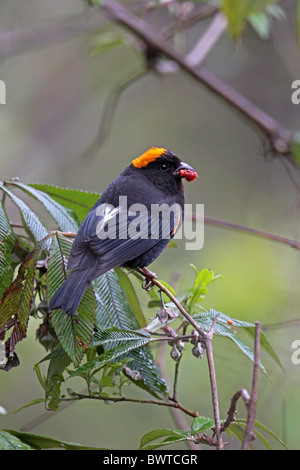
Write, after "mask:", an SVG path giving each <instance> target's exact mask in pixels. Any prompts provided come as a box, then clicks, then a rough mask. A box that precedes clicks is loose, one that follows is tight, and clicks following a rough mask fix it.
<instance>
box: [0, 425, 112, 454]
mask: <svg viewBox="0 0 300 470" xmlns="http://www.w3.org/2000/svg"><path fill="white" fill-rule="evenodd" d="M2 433H6V434H5V437H7V435H8V437H9V439H11V440H14V442H16V443H19V450H24V449H36V450H42V449H53V448H59V449H64V450H103V449H101V448H99V447H89V446H83V445H80V444H76V443H75V442H65V441H61V440H59V439H53V438H51V437H47V436H41V435H39V434H32V433H30V432H24V431H15V430H13V429H6V430H4V431H1V434H2ZM0 444H1V438H0ZM20 444H21V446H24V449H21V448H20ZM3 450H6V449H3ZM11 450H17V449H13V448H11Z"/></svg>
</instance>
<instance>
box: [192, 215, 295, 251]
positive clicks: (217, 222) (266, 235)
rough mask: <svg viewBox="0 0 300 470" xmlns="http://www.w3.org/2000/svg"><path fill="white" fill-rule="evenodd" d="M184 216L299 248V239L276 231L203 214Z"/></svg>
mask: <svg viewBox="0 0 300 470" xmlns="http://www.w3.org/2000/svg"><path fill="white" fill-rule="evenodd" d="M186 217H189V218H191V219H192V220H198V221H200V222H203V221H204V223H205V224H207V225H215V226H218V227H222V228H227V229H231V230H239V231H240V232H246V233H249V234H252V235H256V236H258V237H262V238H266V239H268V240H273V241H276V242H279V243H284V244H286V245H289V246H291V247H292V248H296V249H297V250H300V241H299V240H295V239H294V238H289V237H285V236H283V235H278V234H276V233H272V232H267V231H265V230H259V229H255V228H252V227H247V226H246V225H242V224H236V223H234V222H227V221H225V220H221V219H216V218H214V217H208V216H205V217H204V218H202V217H200V216H198V215H196V214H191V215H188V214H187V215H186Z"/></svg>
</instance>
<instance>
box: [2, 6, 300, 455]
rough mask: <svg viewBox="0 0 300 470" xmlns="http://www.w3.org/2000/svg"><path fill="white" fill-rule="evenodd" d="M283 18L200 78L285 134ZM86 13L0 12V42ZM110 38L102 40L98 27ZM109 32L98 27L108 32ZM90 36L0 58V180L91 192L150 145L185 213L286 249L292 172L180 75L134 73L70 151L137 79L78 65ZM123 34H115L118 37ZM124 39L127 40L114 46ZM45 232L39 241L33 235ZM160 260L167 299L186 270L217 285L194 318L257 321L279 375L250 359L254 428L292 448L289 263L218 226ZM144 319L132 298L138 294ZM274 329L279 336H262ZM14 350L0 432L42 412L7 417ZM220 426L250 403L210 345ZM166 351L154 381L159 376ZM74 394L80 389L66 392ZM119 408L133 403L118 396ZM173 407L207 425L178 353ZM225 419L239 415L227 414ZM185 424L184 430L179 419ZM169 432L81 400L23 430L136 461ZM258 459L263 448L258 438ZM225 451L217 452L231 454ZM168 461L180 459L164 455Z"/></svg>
mask: <svg viewBox="0 0 300 470" xmlns="http://www.w3.org/2000/svg"><path fill="white" fill-rule="evenodd" d="M281 4H282V7H283V9H284V11H285V13H286V19H285V20H282V21H279V20H274V21H273V22H272V28H271V32H270V36H269V38H268V39H265V40H262V39H261V38H259V37H258V35H257V34H256V33H255V31H254V30H253V29H251V28H250V27H248V28H247V30H246V32H245V34H244V35H243V37H242V38H241V39H240V40H239V41H238V43H237V44H236V45H234V44H233V42H232V40H231V38H230V37H229V35H228V34H227V33H226V34H224V35H223V36H222V38H221V39H220V40H219V42H218V43H217V44H216V46H215V47H214V49H213V50H212V51H211V53H210V54H209V56H208V57H207V59H206V61H205V66H206V67H207V68H209V69H210V70H211V71H213V72H214V73H215V74H217V75H218V76H220V77H221V78H222V79H223V80H224V81H225V82H227V83H229V84H231V85H232V86H233V87H234V88H236V89H237V90H238V91H240V92H241V93H243V94H244V95H245V96H246V97H248V98H249V99H250V100H252V101H253V102H254V103H256V104H257V105H258V106H260V107H261V108H262V109H263V110H265V111H266V112H267V113H269V114H270V115H271V116H273V117H274V118H275V119H277V120H278V121H280V122H282V123H283V124H284V125H285V126H286V127H288V128H290V129H291V130H294V131H297V130H299V127H300V119H299V118H300V105H299V106H296V105H293V104H292V102H291V93H292V90H291V84H292V81H293V80H296V79H300V61H299V50H298V48H297V40H296V32H295V25H294V15H295V13H294V6H295V5H294V4H295V2H294V1H285V2H281ZM86 14H89V13H88V12H87V9H86V8H85V6H84V4H83V2H82V1H80V0H63V1H62V0H60V1H59V0H53V1H51V2H50V1H48V0H39V1H36V0H27V1H26V2H24V1H22V0H10V1H9V2H3V1H2V2H0V32H1V31H2V32H3V31H6V30H8V29H15V30H16V31H18V30H19V29H22V28H29V29H30V28H35V27H38V26H39V27H40V26H42V25H43V24H45V25H49V23H51V22H56V21H58V20H65V19H66V18H68V17H70V19H71V18H72V17H73V16H74V15H79V16H80V15H86ZM147 21H149V23H150V24H152V25H153V26H155V27H159V25H160V24H165V23H168V21H170V17H169V15H168V12H167V10H165V9H161V10H160V11H159V14H157V13H154V12H153V13H151V12H150V13H149V14H148V16H147ZM209 21H210V19H208V20H205V21H203V22H201V23H199V24H197V25H195V26H193V27H191V28H190V29H189V32H188V34H187V35H186V36H185V37H183V36H182V37H179V38H178V41H179V44H180V46H181V47H182V49H183V50H189V48H190V47H191V46H192V44H193V43H194V41H195V40H197V38H199V36H200V34H201V31H203V32H204V31H205V29H206V28H207V26H208V24H209ZM112 29H113V30H114V31H118V28H117V27H115V26H113V27H112ZM109 30H110V29H109V28H108V31H109ZM99 33H100V30H99V31H93V32H90V33H88V34H83V35H80V36H77V37H74V38H72V39H68V40H65V41H63V40H61V41H59V42H54V43H51V44H49V45H48V46H47V47H45V46H44V45H43V47H39V45H38V44H37V45H36V47H34V48H32V49H31V50H30V51H26V52H24V53H22V54H15V55H13V56H7V57H6V58H5V59H3V60H2V61H1V64H0V79H1V80H4V81H5V83H6V87H7V97H6V99H7V103H6V105H1V106H0V141H1V147H0V168H1V179H5V178H9V177H15V176H18V177H19V178H20V180H21V181H22V182H26V183H49V184H55V185H59V186H65V187H71V188H76V189H87V190H92V191H98V192H101V191H102V190H103V188H105V186H106V185H107V184H108V183H109V182H110V181H111V180H112V179H113V178H114V177H115V176H117V175H118V174H119V173H120V172H121V171H122V169H123V168H124V167H125V166H126V165H127V164H129V163H130V161H131V160H132V159H133V158H134V157H136V156H138V155H140V154H141V153H143V152H144V151H145V150H146V149H147V148H148V147H150V146H159V147H166V148H169V149H170V150H172V151H174V152H175V153H177V154H178V155H180V156H181V157H182V159H183V160H184V161H187V162H188V163H190V164H191V165H192V166H193V167H194V168H195V169H196V170H197V172H198V174H199V178H198V179H197V181H196V182H194V183H193V184H187V185H186V200H187V202H189V203H193V204H197V203H202V204H204V206H205V214H206V215H207V216H210V217H216V218H221V219H222V220H226V221H229V222H236V223H240V224H244V225H247V226H251V227H254V228H258V229H262V230H266V231H270V232H274V233H278V234H282V235H285V236H287V237H291V238H299V210H300V208H299V188H300V178H299V171H297V169H296V168H295V167H293V166H289V167H288V169H287V165H286V164H283V162H282V159H281V158H279V157H278V158H274V157H273V156H272V155H270V153H268V152H266V149H267V147H266V145H265V144H266V142H265V141H264V139H263V136H262V135H260V134H259V133H258V132H257V130H256V129H255V127H254V126H253V125H251V124H250V123H249V122H248V121H246V120H245V119H244V118H242V117H241V116H240V115H239V114H237V113H236V112H235V111H234V110H233V109H231V108H230V107H229V106H228V105H227V104H225V103H224V102H222V101H221V100H220V99H219V98H218V97H216V96H215V95H212V94H211V93H210V92H208V91H207V90H206V89H205V88H204V87H202V86H201V85H200V84H199V83H196V82H195V81H193V80H192V79H191V78H190V77H188V76H187V75H186V74H185V73H183V72H179V73H177V74H172V75H168V76H167V75H164V76H160V77H159V76H157V75H155V74H154V73H148V74H147V75H146V76H145V77H144V78H143V79H141V80H139V81H137V82H136V83H134V84H133V85H132V86H130V87H129V88H128V89H126V90H125V91H124V93H123V94H122V95H121V97H120V100H119V102H118V105H117V108H116V111H115V113H114V116H113V120H112V124H111V128H110V132H109V134H108V136H107V139H106V141H105V142H104V144H103V145H102V146H101V147H99V148H98V149H97V151H96V153H95V155H94V156H93V158H89V159H87V158H86V157H85V152H86V150H87V148H88V147H89V145H90V144H91V143H92V142H93V140H94V139H95V137H96V135H97V131H98V128H99V124H100V121H101V114H102V111H103V109H104V105H105V102H106V99H107V97H108V94H109V93H110V92H111V91H112V90H113V89H115V88H116V87H117V86H118V85H119V84H120V83H122V82H123V81H124V80H126V79H127V78H128V77H130V76H131V75H132V74H134V73H136V72H138V71H139V70H142V68H143V66H144V64H143V60H142V57H141V56H140V55H139V54H138V53H137V52H136V51H133V49H132V48H131V47H128V46H126V45H123V46H120V47H116V48H114V49H111V50H108V51H105V52H103V53H102V54H99V55H91V54H90V51H91V48H92V47H93V44H94V41H95V36H96V34H99ZM126 34H128V33H126ZM128 37H129V36H128ZM49 228H51V227H49ZM177 245H178V246H177V248H169V249H168V250H166V251H165V252H164V254H163V255H162V256H161V257H160V258H159V259H158V260H156V261H155V263H154V264H153V265H152V269H153V270H154V271H156V272H157V273H158V274H159V277H160V278H162V279H165V280H166V281H167V282H172V280H173V279H174V276H175V275H176V276H175V277H176V278H177V274H178V275H179V277H178V279H177V283H176V289H177V290H180V289H182V288H185V287H188V286H189V285H190V284H191V282H192V281H193V276H194V271H193V269H192V268H191V267H190V264H191V263H193V264H195V265H196V266H197V267H198V268H199V269H200V268H205V267H207V268H211V269H212V270H213V271H214V272H215V273H216V274H221V275H222V279H220V280H218V281H217V282H215V283H213V285H212V286H211V287H210V289H209V293H208V295H207V297H206V300H205V301H204V302H203V306H204V307H206V308H209V307H212V308H215V309H217V310H220V311H222V312H224V313H226V314H228V315H230V316H232V317H234V318H239V319H242V320H246V321H249V322H255V321H256V320H259V321H261V322H262V323H263V325H264V327H265V333H266V335H267V337H268V339H269V340H270V342H271V343H272V345H273V347H274V349H275V351H276V352H277V354H278V355H279V357H280V360H281V362H282V364H283V366H284V369H285V373H283V372H282V370H281V369H280V368H279V367H278V365H277V364H276V363H275V362H274V361H273V360H272V359H270V357H268V356H267V355H266V354H265V353H263V352H262V357H261V359H262V362H263V363H264V365H265V367H266V369H267V370H268V373H269V375H270V377H271V379H267V378H266V377H265V376H264V375H263V374H261V375H260V378H259V405H258V411H257V418H258V419H259V420H260V421H261V422H263V423H264V424H265V425H266V426H268V427H269V428H271V429H272V430H273V431H274V432H275V433H276V434H277V435H278V436H280V437H282V438H284V439H285V440H286V442H287V444H288V446H289V448H290V449H299V448H300V442H299V435H300V419H299V412H300V410H299V408H300V400H299V386H300V364H299V365H295V364H293V363H292V360H291V356H292V353H293V351H294V350H293V349H292V342H293V341H295V340H297V339H298V340H300V324H299V323H297V320H298V319H299V318H300V312H299V300H300V299H299V252H297V251H296V250H294V249H292V248H290V247H289V246H287V245H282V244H280V243H275V242H272V241H269V240H266V239H262V238H255V237H253V236H251V235H247V234H242V233H238V232H234V231H230V230H225V229H221V228H216V227H211V226H209V225H206V226H205V243H204V246H203V248H202V249H201V250H199V251H196V252H195V251H185V250H184V241H182V242H180V241H178V243H177ZM138 294H139V295H140V297H141V303H142V304H143V306H144V308H145V315H146V316H147V317H151V316H153V311H150V310H149V311H148V310H147V307H146V299H145V298H144V293H143V292H138ZM278 323H283V324H281V325H277V324H278ZM36 326H37V325H36V324H35V322H34V321H32V322H31V324H30V328H29V334H28V337H29V339H28V340H26V341H23V342H22V343H20V344H19V345H18V346H17V353H18V355H19V357H20V358H21V365H20V367H18V368H15V369H13V370H11V371H10V372H9V373H4V372H3V373H2V374H1V377H0V405H2V406H4V407H5V408H6V409H7V412H8V413H7V415H5V416H0V423H1V424H0V426H1V428H2V429H3V428H15V429H21V428H23V427H24V426H26V425H27V424H28V423H29V422H31V420H33V419H35V418H36V417H40V416H41V415H42V414H43V413H44V408H43V405H37V406H34V407H30V408H27V409H24V410H22V411H20V412H18V413H14V411H15V410H16V409H17V408H18V407H20V406H22V405H24V404H26V403H28V402H30V401H31V400H33V399H35V398H38V397H42V396H43V391H42V389H41V387H40V385H39V383H38V380H37V378H36V376H35V373H34V371H33V367H34V364H35V362H37V361H38V360H40V359H42V357H44V355H45V351H44V349H43V348H42V346H41V345H39V344H38V343H37V341H36V340H35V330H36ZM214 351H215V359H216V373H217V380H218V391H219V398H220V408H221V415H222V418H226V415H227V410H228V408H229V403H230V399H231V397H232V395H233V394H234V393H235V392H236V391H237V390H238V389H239V388H242V387H245V388H247V389H248V390H250V389H251V375H252V364H251V362H250V361H249V360H248V359H247V358H246V357H244V356H243V355H242V354H241V353H240V352H239V351H238V350H237V349H236V347H235V346H234V345H233V344H231V343H230V342H229V341H227V340H226V339H223V338H218V337H216V338H215V340H214ZM168 357H169V356H168V351H167V352H166V364H165V368H166V370H167V373H168V375H169V378H170V381H171V380H172V377H173V373H174V363H173V362H172V361H171V360H169V358H168ZM78 386H79V389H80V387H81V386H83V383H82V384H81V383H80V384H79V385H78ZM128 394H129V395H131V396H132V395H136V396H141V395H142V394H140V392H138V391H135V390H134V389H133V387H132V389H131V390H129V391H128ZM179 397H180V400H181V401H182V402H183V403H185V404H186V405H187V407H188V408H190V409H195V410H198V411H199V413H200V414H202V415H204V416H212V407H211V396H210V388H209V379H208V373H207V365H206V361H205V360H203V361H200V360H197V359H195V358H194V357H192V356H191V355H190V354H185V356H184V358H183V364H182V367H181V376H180V381H179ZM239 416H245V411H244V407H243V405H242V403H240V404H239ZM187 422H188V424H190V420H187ZM168 427H170V428H172V429H174V428H176V424H175V423H174V421H173V418H172V415H171V414H170V412H169V410H168V409H165V408H162V407H155V406H152V405H136V404H126V403H121V404H116V405H111V406H108V405H105V404H103V403H102V402H99V403H98V402H95V401H82V402H78V403H76V404H74V405H71V406H69V407H68V408H66V409H64V410H63V411H60V412H58V413H56V415H54V416H52V417H51V418H50V419H47V420H45V421H43V422H41V423H39V424H38V425H37V426H36V427H34V428H33V429H32V432H35V433H39V434H45V435H48V436H52V437H56V438H59V439H63V440H66V441H74V442H79V443H82V444H87V445H94V446H102V447H106V448H118V449H130V448H137V447H138V444H139V438H140V437H141V436H142V435H143V434H145V433H146V432H148V431H150V430H152V429H158V428H168ZM270 442H271V443H272V445H273V447H274V448H277V447H278V444H277V443H276V442H275V441H272V440H270ZM234 445H235V444H231V445H230V446H229V447H231V448H232V447H234ZM177 448H178V449H179V448H184V447H183V446H182V447H179V446H178V447H177Z"/></svg>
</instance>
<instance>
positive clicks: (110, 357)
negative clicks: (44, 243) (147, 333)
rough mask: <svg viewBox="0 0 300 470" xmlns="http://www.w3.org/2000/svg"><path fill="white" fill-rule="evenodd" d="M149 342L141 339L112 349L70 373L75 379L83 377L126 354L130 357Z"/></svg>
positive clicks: (147, 339) (146, 339)
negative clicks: (134, 350) (130, 354)
mask: <svg viewBox="0 0 300 470" xmlns="http://www.w3.org/2000/svg"><path fill="white" fill-rule="evenodd" d="M148 342H149V338H139V339H138V340H133V341H130V343H125V344H122V345H120V346H117V347H116V348H114V349H110V350H109V351H106V352H104V353H103V354H100V356H98V357H96V358H95V359H92V360H91V361H88V362H86V363H85V364H82V365H81V366H80V367H78V368H77V369H75V370H73V371H70V377H75V376H77V375H82V374H84V373H86V372H90V371H92V370H93V369H98V368H99V367H102V366H105V365H107V364H110V363H111V362H113V361H116V359H118V358H120V357H121V356H124V355H125V354H126V355H128V353H129V352H130V351H132V350H133V349H136V348H140V347H141V346H143V345H144V344H147V343H148Z"/></svg>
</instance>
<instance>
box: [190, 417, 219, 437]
mask: <svg viewBox="0 0 300 470" xmlns="http://www.w3.org/2000/svg"><path fill="white" fill-rule="evenodd" d="M214 425H215V421H214V420H213V419H212V418H206V417H205V416H197V418H195V419H194V421H193V422H192V427H191V431H192V434H196V433H200V432H204V431H207V430H208V429H211V428H212V427H213V426H214Z"/></svg>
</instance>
